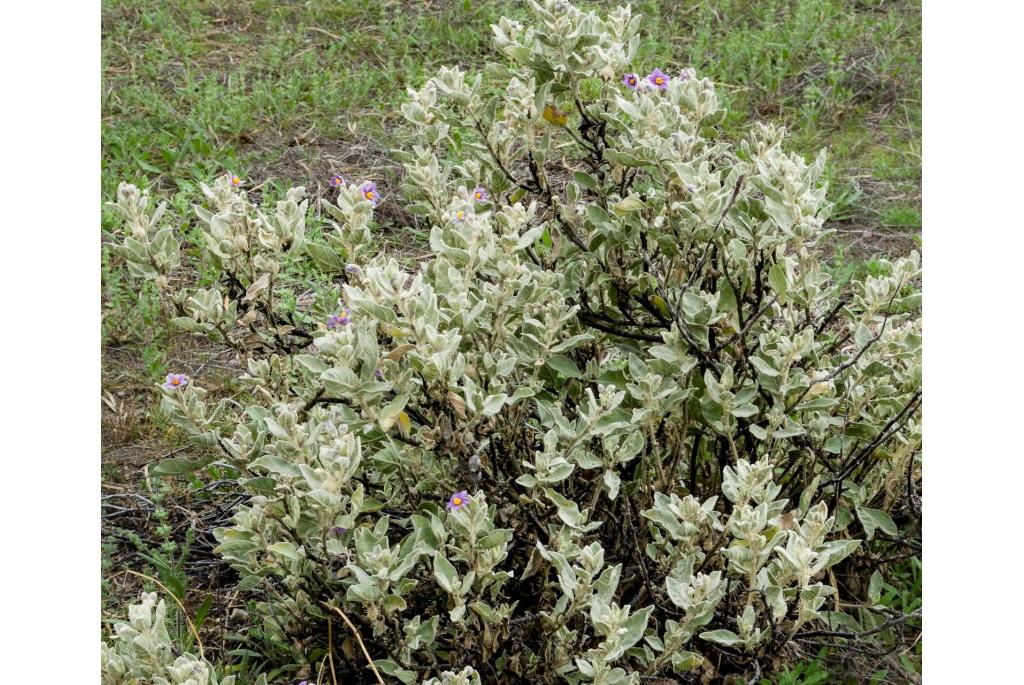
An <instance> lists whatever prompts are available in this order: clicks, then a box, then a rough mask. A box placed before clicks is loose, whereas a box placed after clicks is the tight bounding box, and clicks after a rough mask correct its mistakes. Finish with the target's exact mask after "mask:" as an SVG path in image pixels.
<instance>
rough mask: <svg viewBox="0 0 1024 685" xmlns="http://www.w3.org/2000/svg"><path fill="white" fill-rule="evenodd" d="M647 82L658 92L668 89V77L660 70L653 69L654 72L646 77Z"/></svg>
mask: <svg viewBox="0 0 1024 685" xmlns="http://www.w3.org/2000/svg"><path fill="white" fill-rule="evenodd" d="M647 80H648V81H650V83H651V85H652V86H654V87H656V88H657V89H658V90H665V89H666V88H668V75H667V74H663V73H661V69H658V68H657V67H655V69H654V71H652V72H651V73H650V74H648V75H647Z"/></svg>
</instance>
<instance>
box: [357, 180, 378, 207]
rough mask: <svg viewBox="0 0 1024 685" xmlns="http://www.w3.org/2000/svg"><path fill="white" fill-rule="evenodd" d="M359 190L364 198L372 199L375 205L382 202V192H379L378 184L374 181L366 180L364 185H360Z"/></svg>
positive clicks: (371, 201) (371, 202)
mask: <svg viewBox="0 0 1024 685" xmlns="http://www.w3.org/2000/svg"><path fill="white" fill-rule="evenodd" d="M359 191H360V192H361V193H362V194H363V198H364V199H366V200H369V201H370V204H372V205H373V206H374V207H376V206H377V205H378V204H380V194H379V193H377V184H376V183H374V182H373V181H364V182H363V185H361V186H359Z"/></svg>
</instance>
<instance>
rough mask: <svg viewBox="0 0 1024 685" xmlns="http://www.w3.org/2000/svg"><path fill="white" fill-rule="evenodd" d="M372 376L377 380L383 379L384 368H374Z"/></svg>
mask: <svg viewBox="0 0 1024 685" xmlns="http://www.w3.org/2000/svg"><path fill="white" fill-rule="evenodd" d="M373 376H374V378H376V379H377V380H379V381H382V380H384V369H381V368H377V369H375V370H374V372H373Z"/></svg>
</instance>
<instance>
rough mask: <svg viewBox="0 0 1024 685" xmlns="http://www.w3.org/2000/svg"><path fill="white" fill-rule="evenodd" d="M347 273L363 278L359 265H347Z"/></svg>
mask: <svg viewBox="0 0 1024 685" xmlns="http://www.w3.org/2000/svg"><path fill="white" fill-rule="evenodd" d="M345 273H347V274H349V275H351V276H362V275H363V270H362V269H360V268H359V265H358V264H346V265H345Z"/></svg>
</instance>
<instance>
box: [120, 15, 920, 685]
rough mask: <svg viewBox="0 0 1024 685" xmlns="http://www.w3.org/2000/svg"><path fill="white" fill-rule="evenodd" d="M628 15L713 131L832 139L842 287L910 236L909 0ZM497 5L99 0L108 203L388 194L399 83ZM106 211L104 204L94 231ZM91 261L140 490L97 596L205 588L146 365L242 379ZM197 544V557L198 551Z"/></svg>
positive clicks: (916, 233)
mask: <svg viewBox="0 0 1024 685" xmlns="http://www.w3.org/2000/svg"><path fill="white" fill-rule="evenodd" d="M581 4H584V5H586V4H589V5H591V6H594V5H596V3H581ZM609 4H610V3H609ZM634 11H636V12H640V13H642V14H644V15H645V17H646V19H645V21H644V23H643V28H642V31H643V34H644V38H645V40H644V41H643V43H642V47H641V52H640V55H639V56H638V59H637V60H636V70H637V71H638V72H644V73H646V72H647V71H648V70H650V69H651V68H653V67H655V66H660V67H662V68H663V69H666V70H670V69H671V70H672V71H676V70H678V69H679V68H680V67H684V66H692V67H694V68H695V69H696V70H697V72H698V74H699V75H701V76H707V77H709V78H711V79H712V80H714V81H715V82H716V83H718V84H719V93H720V97H721V99H722V100H723V101H724V104H725V105H726V107H727V108H728V109H729V115H728V117H727V118H726V121H725V125H724V126H725V128H726V133H727V134H728V135H731V136H735V135H739V134H741V133H742V132H743V130H744V129H745V127H746V126H747V125H748V122H749V121H750V120H751V119H752V118H758V119H771V120H774V121H777V122H780V123H784V124H785V125H786V126H787V127H789V129H790V130H791V132H792V139H791V146H792V147H793V148H794V149H796V150H798V151H800V152H803V153H804V154H805V155H807V156H812V155H814V154H816V153H817V151H818V150H819V149H820V148H823V147H825V148H828V149H829V153H830V157H829V160H830V161H829V168H828V175H829V178H830V195H831V199H832V200H833V201H835V202H836V211H835V213H834V215H833V218H832V221H831V227H832V228H835V229H836V230H837V238H836V239H835V240H834V241H833V242H832V243H831V246H830V249H831V252H832V256H831V259H832V264H833V268H834V270H835V273H836V274H837V275H838V276H839V277H843V276H848V275H850V274H852V273H854V272H856V271H858V270H870V269H871V261H870V255H871V254H873V253H876V252H877V253H883V254H902V253H905V252H906V251H907V250H909V249H911V248H912V247H914V246H915V245H916V244H919V242H920V228H921V63H920V59H921V57H920V56H921V18H920V6H919V3H918V2H915V1H913V0H891V1H888V2H886V1H884V0H789V1H785V0H719V1H711V0H705V1H704V2H687V1H686V0H683V1H682V2H679V1H678V0H643V1H640V2H635V3H634ZM503 13H504V14H507V15H509V16H514V17H520V18H521V17H523V16H524V15H525V11H524V7H523V3H521V2H492V1H476V2H470V1H469V0H404V1H400V0H382V1H377V2H367V1H366V0H315V1H314V0H310V1H307V2H286V1H282V0H233V1H232V2H222V1H218V2H210V1H207V0H178V1H176V2H166V0H104V1H103V9H102V17H103V25H102V40H103V98H102V107H103V111H102V126H103V131H102V136H103V137H102V178H103V183H102V188H103V194H104V199H109V198H111V197H112V196H113V194H114V192H115V189H116V187H117V184H118V182H120V181H122V180H128V181H131V182H134V183H136V184H138V185H140V186H144V187H150V188H153V189H154V191H155V192H157V193H159V194H160V195H162V196H165V197H169V198H171V203H172V206H173V208H174V209H176V210H178V211H177V212H176V216H177V217H179V219H178V220H179V221H181V222H182V227H183V228H185V226H186V222H187V216H188V214H189V209H188V208H189V205H190V203H191V202H192V201H194V200H195V199H196V197H197V196H198V194H199V193H198V189H197V183H198V181H206V180H209V179H210V178H211V177H213V176H214V175H216V174H218V173H222V172H224V171H226V170H231V171H235V172H237V173H239V174H240V175H241V176H242V177H243V178H244V179H245V180H246V185H247V187H249V188H250V189H251V188H258V189H260V190H261V191H262V192H263V193H264V195H268V196H273V195H275V194H276V193H278V192H280V190H281V189H282V188H283V187H287V186H288V185H296V184H300V185H305V186H306V187H307V188H308V189H309V190H310V194H311V195H312V196H313V197H316V196H319V195H323V194H325V193H326V192H327V190H328V185H327V181H328V178H329V177H330V175H331V174H333V173H336V172H337V173H342V174H344V175H346V176H347V177H355V178H362V177H369V178H375V179H377V180H378V181H379V182H380V185H381V188H382V190H383V191H384V192H385V193H387V192H388V189H389V187H393V181H394V180H395V177H396V165H395V164H394V163H393V162H392V161H391V159H390V158H389V155H388V151H389V150H390V149H393V148H396V147H400V146H402V145H403V144H404V142H405V141H407V140H408V139H409V138H411V137H413V136H414V132H411V131H408V130H406V129H404V128H403V124H402V119H401V115H400V113H399V111H398V105H399V104H400V103H401V102H402V100H403V98H404V97H405V91H406V88H407V87H410V86H417V87H418V86H419V85H421V84H422V83H423V81H424V80H425V79H426V78H427V77H428V76H429V75H431V74H432V73H433V72H434V71H435V70H436V68H437V67H438V66H440V65H443V64H453V63H458V64H461V65H463V66H464V67H466V68H467V69H477V68H479V67H481V66H482V65H483V64H484V62H486V61H487V60H490V59H495V57H496V56H495V55H494V53H492V51H491V48H490V43H491V33H490V29H489V25H490V24H491V23H493V22H495V21H496V20H497V19H498V18H499V17H500V16H501V15H502V14H503ZM377 214H378V216H382V217H383V218H384V223H385V226H384V228H385V229H386V230H385V231H384V232H383V233H382V240H384V241H385V242H386V243H389V244H390V245H391V246H393V247H394V248H395V249H399V248H401V247H403V246H407V244H408V243H410V242H413V243H414V242H415V241H416V240H418V237H417V236H416V235H415V234H413V235H411V236H410V234H409V233H408V228H406V227H403V226H402V225H401V223H400V218H401V213H400V212H399V210H398V209H397V207H396V206H395V204H394V198H388V199H386V201H385V206H384V207H382V209H381V210H380V211H378V213H377ZM389 218H390V219H391V222H390V223H391V225H390V226H388V225H387V224H388V222H389ZM108 221H109V217H108V216H106V214H104V217H103V226H104V230H106V228H107V227H108V223H107V222H108ZM186 230H187V229H186ZM410 238H412V240H410ZM103 269H104V273H103V299H104V323H103V332H104V348H103V371H104V390H103V402H104V411H103V421H104V426H103V441H104V442H103V449H104V453H103V464H104V482H103V493H104V496H108V497H111V499H110V500H105V501H109V502H111V503H112V504H116V505H117V506H128V504H127V503H128V502H130V501H133V500H132V497H133V496H134V494H133V493H136V492H137V491H142V492H144V493H145V494H146V501H148V502H149V503H150V504H149V505H139V506H141V507H142V508H141V509H138V508H137V509H134V510H132V511H131V512H129V513H127V514H124V515H123V516H122V517H121V518H120V519H117V520H116V521H120V522H121V523H116V521H115V524H116V525H111V526H107V525H105V527H104V531H105V534H104V565H105V568H104V571H105V573H104V575H105V577H106V578H107V579H108V580H107V581H105V583H106V586H105V590H106V591H107V592H106V599H107V603H108V608H113V607H114V606H119V605H121V604H122V603H123V602H122V599H121V598H122V597H124V596H125V593H130V592H133V591H134V590H135V589H137V585H138V582H137V579H135V578H134V577H128V576H126V575H118V574H116V573H115V572H116V571H119V570H121V569H123V568H140V561H139V557H138V556H137V553H138V552H144V553H147V554H149V556H150V560H149V562H148V563H147V565H145V566H142V567H141V568H144V569H145V570H147V571H148V573H150V574H152V575H159V576H160V577H161V578H163V580H164V582H165V584H176V583H178V582H180V583H185V582H190V583H192V585H193V590H194V589H195V587H196V586H197V585H198V586H199V587H201V588H204V589H205V591H206V593H207V596H209V595H210V594H211V593H214V592H216V591H217V590H218V589H219V588H218V586H217V583H216V581H215V580H211V581H210V582H209V583H205V582H203V581H202V580H198V579H197V578H196V577H195V574H192V576H191V577H188V578H187V577H186V575H187V574H186V573H185V570H187V568H188V567H187V565H186V564H185V560H184V559H183V556H184V555H185V554H186V553H187V552H188V551H189V544H182V537H183V535H182V531H184V530H186V529H187V528H188V527H189V521H188V519H187V518H185V517H183V516H181V515H180V512H179V510H183V508H182V507H181V506H178V507H177V508H175V507H174V506H164V505H163V504H161V502H162V501H163V498H164V497H174V498H176V499H175V504H176V505H182V504H184V509H193V510H194V509H196V508H197V507H198V508H201V507H202V506H203V500H202V497H201V496H200V495H199V494H197V492H198V493H201V492H202V491H201V490H198V488H199V487H201V484H200V483H195V484H193V486H192V488H193V490H192V491H189V490H188V489H187V488H186V491H184V492H178V491H174V490H173V487H177V486H173V487H172V486H170V485H168V484H162V483H159V482H156V481H151V480H150V479H149V477H148V472H147V471H146V465H147V464H149V463H151V462H152V461H153V460H154V459H159V458H160V457H162V456H166V455H167V454H168V453H171V452H173V451H174V450H177V449H178V448H179V447H181V446H182V445H183V444H185V443H184V441H183V439H182V436H180V435H177V434H176V433H175V431H173V430H172V429H171V428H170V427H169V426H167V425H166V424H165V423H164V422H162V420H161V419H160V416H159V414H158V413H156V412H152V411H151V408H152V407H151V406H150V402H151V398H152V395H153V393H152V392H151V388H152V383H153V382H154V381H156V380H157V379H159V378H160V377H161V376H162V374H165V373H168V372H169V371H186V372H188V373H190V374H193V375H198V374H199V373H202V374H203V377H204V386H205V387H208V388H210V387H212V388H213V389H214V391H216V386H217V383H218V381H217V378H218V374H220V375H221V376H222V378H223V385H224V387H229V386H230V382H231V379H232V378H233V377H234V376H236V375H237V373H238V369H237V368H236V367H235V366H234V364H233V362H232V361H230V359H229V356H228V355H225V354H224V353H223V351H222V350H218V349H212V348H210V347H209V346H203V345H201V344H199V343H197V342H196V341H194V340H192V339H190V338H187V337H184V336H180V335H177V334H173V333H171V332H170V331H169V330H168V328H167V325H166V319H165V316H164V315H163V314H162V313H161V311H160V307H159V303H158V301H157V298H156V296H155V292H154V291H153V290H152V288H150V287H149V286H145V287H143V289H142V291H141V292H138V291H137V290H136V286H135V284H133V283H132V282H130V281H128V280H127V279H126V278H125V276H124V274H123V273H122V271H121V269H120V267H119V265H118V264H117V263H116V261H115V260H113V259H112V258H111V257H110V255H109V254H107V253H106V251H104V256H103ZM140 483H143V484H144V485H140ZM143 488H144V489H143ZM168 488H171V489H168ZM136 504H138V502H136ZM147 506H148V508H147ZM105 511H114V510H113V509H109V510H105ZM175 512H179V513H175ZM132 517H136V518H135V519H132ZM138 517H141V518H138ZM129 519H132V520H134V525H129ZM122 524H123V526H124V528H125V529H133V531H134V532H128V533H124V531H123V530H121V529H120V528H118V525H122ZM119 531H120V532H119ZM122 533H124V534H122ZM138 534H141V536H142V538H141V539H135V538H132V535H138ZM193 548H194V549H193V554H194V555H195V554H196V553H201V552H203V550H204V549H205V548H204V546H203V542H202V541H199V542H198V543H194V545H193ZM161 555H163V556H161ZM199 556H200V557H201V556H202V554H199ZM154 559H155V561H154ZM165 562H166V563H165ZM179 562H180V564H179V568H178V569H177V571H175V569H174V568H173V566H174V564H176V563H179ZM190 563H191V562H190ZM912 571H913V568H912V567H910V566H908V569H906V570H904V572H903V574H904V575H905V576H906V580H905V582H901V583H899V584H900V586H901V587H900V588H898V591H899V592H903V593H904V594H905V595H906V597H905V598H904V599H903V600H901V603H902V604H907V603H908V602H913V601H915V598H919V597H920V575H919V574H916V575H915V574H914V573H913V572H912ZM904 586H905V587H904ZM175 587H177V585H175ZM194 595H195V593H194V592H193V593H192V594H190V597H193V596H194ZM183 596H184V591H183ZM916 601H918V602H919V599H917V600H916ZM219 605H220V602H219V600H218V606H219ZM813 664H814V662H809V665H807V666H805V667H802V668H804V669H805V672H801V673H797V674H794V676H793V678H792V680H787V681H786V682H793V683H798V682H804V683H811V682H823V681H822V680H817V679H815V678H816V676H814V675H813V674H811V673H810V672H809V671H806V669H810V668H811V667H812V666H813ZM815 673H819V676H820V673H825V674H826V675H827V672H825V671H820V672H819V671H815Z"/></svg>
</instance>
